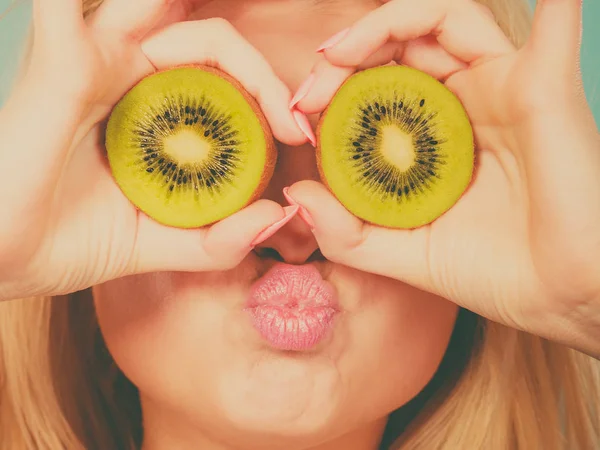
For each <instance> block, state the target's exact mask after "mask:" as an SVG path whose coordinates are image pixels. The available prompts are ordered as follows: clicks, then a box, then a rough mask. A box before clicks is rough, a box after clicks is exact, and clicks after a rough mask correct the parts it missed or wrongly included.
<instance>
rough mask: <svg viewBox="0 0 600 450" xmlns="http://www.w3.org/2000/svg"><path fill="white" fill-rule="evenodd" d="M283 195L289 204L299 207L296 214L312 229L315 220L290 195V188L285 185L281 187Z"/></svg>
mask: <svg viewBox="0 0 600 450" xmlns="http://www.w3.org/2000/svg"><path fill="white" fill-rule="evenodd" d="M283 196H284V197H285V199H286V200H287V201H288V203H289V204H291V205H294V206H298V207H299V209H298V215H299V216H300V218H301V219H302V220H304V223H306V225H308V227H309V228H310V229H311V231H314V229H315V221H314V220H313V218H312V216H311V215H310V213H309V212H308V210H307V209H306V208H305V207H304V206H302V205H300V204H299V203H297V202H296V200H294V199H293V198H292V197H291V196H290V188H289V187H286V188H284V189H283Z"/></svg>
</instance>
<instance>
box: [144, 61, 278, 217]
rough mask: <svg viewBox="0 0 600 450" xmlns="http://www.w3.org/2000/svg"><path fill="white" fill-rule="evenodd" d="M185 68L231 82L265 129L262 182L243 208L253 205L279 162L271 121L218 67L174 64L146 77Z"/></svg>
mask: <svg viewBox="0 0 600 450" xmlns="http://www.w3.org/2000/svg"><path fill="white" fill-rule="evenodd" d="M183 68H192V69H198V70H203V71H205V72H209V73H212V74H214V75H217V76H219V77H221V78H223V79H225V80H226V81H228V82H229V83H231V84H232V85H233V86H234V87H235V88H236V89H237V90H238V91H239V92H240V93H241V94H242V96H243V97H244V99H245V100H246V101H247V102H248V104H250V107H251V108H252V110H253V111H254V114H256V117H257V118H258V120H259V122H260V125H261V127H262V129H263V133H264V137H265V143H266V149H265V150H266V155H265V165H264V169H263V172H262V175H261V178H260V184H259V185H258V186H257V187H256V189H255V190H254V192H253V193H252V195H251V197H250V198H249V199H248V201H247V202H246V204H245V205H244V206H242V208H241V209H243V208H245V207H247V206H249V205H251V204H252V203H254V202H255V201H256V200H258V199H260V198H261V196H262V194H263V193H264V191H265V190H266V188H267V186H268V185H269V182H270V180H271V178H272V177H273V173H274V172H275V166H276V164H277V147H276V146H275V139H274V138H273V133H272V131H271V127H270V125H269V122H268V121H267V118H266V117H265V115H264V113H263V111H262V109H261V107H260V105H259V104H258V102H257V101H256V99H255V98H254V97H253V96H252V95H251V94H250V93H249V92H248V91H247V90H246V89H245V88H244V86H242V84H241V83H240V82H239V81H238V80H236V79H235V78H234V77H232V76H231V75H229V74H228V73H226V72H224V71H222V70H220V69H217V68H215V67H212V66H207V65H203V64H181V65H176V66H172V67H169V68H166V69H160V70H157V71H154V72H152V73H151V74H148V75H146V76H145V77H144V78H147V77H150V76H153V75H156V74H158V73H163V72H170V71H171V70H175V69H183ZM144 78H142V79H144ZM140 82H141V80H140ZM138 83H139V82H138ZM213 223H215V222H212V223H207V224H205V225H203V227H206V226H210V225H212V224H213Z"/></svg>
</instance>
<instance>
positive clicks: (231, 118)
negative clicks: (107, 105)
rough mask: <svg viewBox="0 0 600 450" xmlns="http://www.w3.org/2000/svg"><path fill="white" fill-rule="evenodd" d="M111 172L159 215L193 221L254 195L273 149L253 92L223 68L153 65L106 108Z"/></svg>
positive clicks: (171, 221)
mask: <svg viewBox="0 0 600 450" xmlns="http://www.w3.org/2000/svg"><path fill="white" fill-rule="evenodd" d="M106 149H107V155H108V161H109V164H110V168H111V171H112V174H113V177H114V179H115V181H116V183H117V184H118V186H119V187H120V189H121V190H122V192H123V193H124V195H125V196H126V197H127V198H128V199H129V200H130V201H131V203H133V204H134V205H135V206H136V207H137V208H138V209H140V210H141V211H143V212H144V213H146V214H147V215H148V216H149V217H151V218H153V219H154V220H156V221H157V222H159V223H162V224H164V225H169V226H173V227H178V228H196V227H201V226H204V225H208V224H211V223H214V222H217V221H218V220H221V219H223V218H225V217H227V216H229V215H231V214H233V213H235V212H236V211H238V210H240V209H241V208H243V207H244V206H246V205H248V204H249V203H251V202H252V201H253V200H254V199H256V198H258V197H259V196H260V195H261V193H262V192H263V191H264V188H265V187H266V185H267V184H268V181H269V179H270V177H271V176H272V173H273V167H274V165H275V159H276V156H275V155H276V152H275V147H274V142H273V138H272V135H271V132H270V129H269V127H268V124H267V122H266V120H265V118H264V116H263V115H262V112H261V110H260V108H259V106H258V104H257V103H256V102H255V100H254V99H253V98H252V97H251V96H250V95H249V94H248V93H247V92H246V91H245V90H244V89H243V88H242V87H241V85H240V84H239V83H238V82H237V81H236V80H234V79H233V78H232V77H230V76H229V75H227V74H225V73H224V72H222V71H219V70H217V69H214V68H210V67H204V66H185V67H176V68H172V69H169V70H165V71H161V72H157V73H155V74H152V75H149V76H147V77H145V78H144V79H142V80H141V81H140V82H139V83H138V84H136V85H135V86H134V87H133V88H132V89H131V90H130V91H129V92H128V93H127V94H125V96H124V97H123V98H122V99H121V100H120V101H119V103H118V104H117V105H116V106H115V108H114V109H113V111H112V113H111V115H110V118H109V120H108V124H107V129H106Z"/></svg>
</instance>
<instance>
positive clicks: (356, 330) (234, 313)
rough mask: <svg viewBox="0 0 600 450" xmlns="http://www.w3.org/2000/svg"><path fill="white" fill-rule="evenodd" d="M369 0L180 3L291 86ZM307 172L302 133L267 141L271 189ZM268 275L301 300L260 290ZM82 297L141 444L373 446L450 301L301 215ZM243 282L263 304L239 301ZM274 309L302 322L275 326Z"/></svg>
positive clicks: (442, 337)
mask: <svg viewBox="0 0 600 450" xmlns="http://www.w3.org/2000/svg"><path fill="white" fill-rule="evenodd" d="M377 6H378V4H377V2H376V0H286V1H282V0H254V1H250V0H249V1H242V0H219V1H214V2H212V3H209V4H208V5H206V6H204V7H203V8H202V9H200V10H199V11H197V12H196V13H195V14H194V15H193V17H192V18H193V19H201V18H208V17H215V16H220V17H224V18H226V19H228V20H229V21H230V22H231V23H232V24H233V25H234V26H235V27H236V28H237V29H238V30H239V31H240V32H241V33H242V34H243V35H244V36H245V37H246V38H247V39H248V40H249V41H250V42H251V43H252V44H253V45H254V46H255V47H257V48H258V49H259V50H260V51H261V52H262V54H263V55H264V56H265V57H266V58H267V59H268V61H269V62H270V63H271V65H272V66H273V68H274V70H275V71H276V73H277V74H278V75H279V77H280V78H281V79H282V80H283V81H284V82H285V83H286V84H287V85H288V86H289V88H290V89H291V90H292V91H295V90H296V88H297V87H298V85H299V84H300V83H301V82H302V81H303V79H304V78H305V77H306V76H307V75H308V74H309V73H310V70H311V67H312V66H313V64H314V63H315V62H316V61H318V58H319V55H318V54H316V53H315V49H316V48H317V47H318V46H319V44H320V43H321V42H322V41H324V40H326V39H327V38H328V37H330V36H331V35H333V34H335V33H336V32H338V31H340V30H342V29H344V28H346V27H347V26H349V25H351V24H352V23H353V22H354V21H356V20H357V19H358V18H360V17H362V16H363V15H365V14H366V13H367V12H369V11H370V10H372V9H374V8H376V7H377ZM316 119H317V118H316V117H312V118H311V120H312V123H313V125H314V124H315V121H316ZM307 179H309V180H318V179H319V178H318V172H317V166H316V162H315V152H314V149H313V148H312V147H310V146H303V147H302V148H290V147H287V146H285V145H279V161H278V166H277V169H276V172H275V175H274V177H273V179H272V181H271V184H270V186H269V188H268V190H267V191H266V193H265V197H266V198H269V199H271V200H274V201H277V202H280V203H281V204H282V205H287V203H286V202H285V200H284V199H283V195H282V189H283V188H284V187H286V186H290V185H291V184H293V183H294V182H296V181H300V180H307ZM300 282H305V283H312V284H311V286H313V288H314V289H308V288H306V289H298V288H297V286H298V284H294V283H300ZM274 286H278V288H279V289H287V290H286V292H287V293H288V297H289V298H291V297H294V292H295V293H296V294H297V295H295V297H294V298H296V299H297V300H298V302H299V303H301V304H305V303H308V304H310V303H311V302H312V303H313V304H314V305H313V307H308V309H307V310H306V311H304V312H298V310H296V309H286V308H279V307H277V306H272V304H273V303H276V302H277V301H278V300H277V299H274V298H273V297H272V295H271V294H272V293H273V289H274ZM308 291H311V292H312V293H307V292H308ZM253 292H259V294H257V295H255V296H253V295H252V293H253ZM314 292H319V293H318V294H316V295H313V294H314ZM290 296H291V297H290ZM94 297H95V301H96V309H97V314H98V318H99V321H100V326H101V329H102V332H103V334H104V337H105V340H106V343H107V345H108V347H109V349H110V351H111V353H112V355H113V357H114V359H115V361H116V362H117V364H118V365H119V366H120V368H121V369H122V370H123V372H124V373H125V374H126V375H127V376H128V377H129V379H130V380H131V381H132V382H133V383H134V384H135V385H136V386H137V387H138V388H139V390H140V395H141V398H142V407H143V411H144V421H145V439H146V442H145V448H147V449H153V448H188V446H189V448H204V449H210V448H222V447H220V446H219V445H217V443H220V445H223V444H228V446H230V447H233V448H240V449H241V448H261V449H268V448H273V449H281V448H286V449H294V448H298V449H299V448H320V449H324V448H345V449H352V448H375V446H376V442H377V440H378V438H379V437H380V435H381V433H382V431H383V427H384V426H385V420H386V416H387V415H388V414H389V413H390V412H391V411H393V410H394V409H396V408H398V407H400V406H402V405H403V404H405V403H406V402H407V401H409V400H410V399H411V398H413V397H414V396H415V395H416V394H417V393H418V392H419V391H420V390H421V389H422V388H423V387H424V386H425V385H426V384H427V382H428V381H429V380H430V378H431V377H432V375H433V374H434V372H435V370H436V368H437V365H438V364H439V362H440V360H441V358H442V356H443V354H444V351H445V349H446V346H447V344H448V340H449V337H450V335H451V332H452V328H453V325H454V321H455V318H456V313H457V308H456V307H455V306H454V305H453V304H451V303H449V302H447V301H445V300H443V299H440V298H438V297H435V296H432V295H430V294H426V293H424V292H421V291H418V290H415V289H413V288H411V287H409V286H406V285H404V284H402V283H400V282H397V281H394V280H390V279H386V278H382V277H379V276H375V275H371V274H368V273H362V272H358V271H356V270H353V269H349V268H347V267H344V266H341V265H339V264H333V263H331V262H328V261H326V260H325V259H324V258H323V257H322V255H321V254H320V252H319V248H318V245H317V243H316V241H315V239H314V238H313V236H312V234H311V232H310V230H309V228H308V227H307V226H306V224H305V223H304V222H302V220H301V219H300V218H298V217H295V218H294V219H293V220H292V221H291V222H290V223H289V224H288V225H286V226H285V227H284V228H283V229H281V230H280V231H279V232H278V233H277V234H275V235H274V236H273V237H271V238H270V239H269V240H267V241H265V242H264V243H263V244H261V245H260V246H258V247H257V248H256V249H255V251H254V252H253V253H251V254H250V255H249V256H248V257H247V258H246V259H245V260H244V261H243V262H242V264H240V265H239V266H238V267H237V268H236V269H234V270H230V271H226V272H218V273H156V274H148V275H140V276H134V277H130V278H124V279H120V280H116V281H112V282H110V283H106V284H104V285H102V286H98V287H96V288H95V290H94ZM249 298H254V299H255V300H257V301H259V302H265V303H267V305H263V306H261V307H260V308H258V309H254V310H251V311H249V310H248V299H249ZM279 300H281V299H279ZM269 304H271V306H269ZM315 305H316V306H315ZM334 310H335V312H333V311H334ZM273 311H276V314H275V315H273ZM270 314H271V315H270ZM286 317H288V318H289V317H291V318H290V319H288V322H286V321H285V320H286ZM286 323H287V324H291V325H289V326H291V327H292V328H294V327H299V328H298V329H296V331H295V332H294V330H292V332H289V331H288V332H282V330H283V329H284V326H283V325H285V324H286ZM254 324H258V327H255V326H254ZM260 330H262V332H259V331H260ZM211 443H214V444H211Z"/></svg>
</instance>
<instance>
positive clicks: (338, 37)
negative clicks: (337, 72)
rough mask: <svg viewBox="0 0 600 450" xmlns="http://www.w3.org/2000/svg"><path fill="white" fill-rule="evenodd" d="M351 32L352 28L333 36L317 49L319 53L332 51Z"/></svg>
mask: <svg viewBox="0 0 600 450" xmlns="http://www.w3.org/2000/svg"><path fill="white" fill-rule="evenodd" d="M349 31H350V28H346V29H345V30H342V31H340V32H339V33H336V34H334V35H333V36H331V37H330V38H329V39H327V40H326V41H325V42H323V43H322V44H321V46H320V47H319V48H318V49H317V53H320V52H323V51H325V50H327V49H330V48H331V47H333V46H334V45H336V44H337V43H339V42H340V41H341V40H342V39H344V38H345V37H346V35H347V34H348V32H349Z"/></svg>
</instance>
